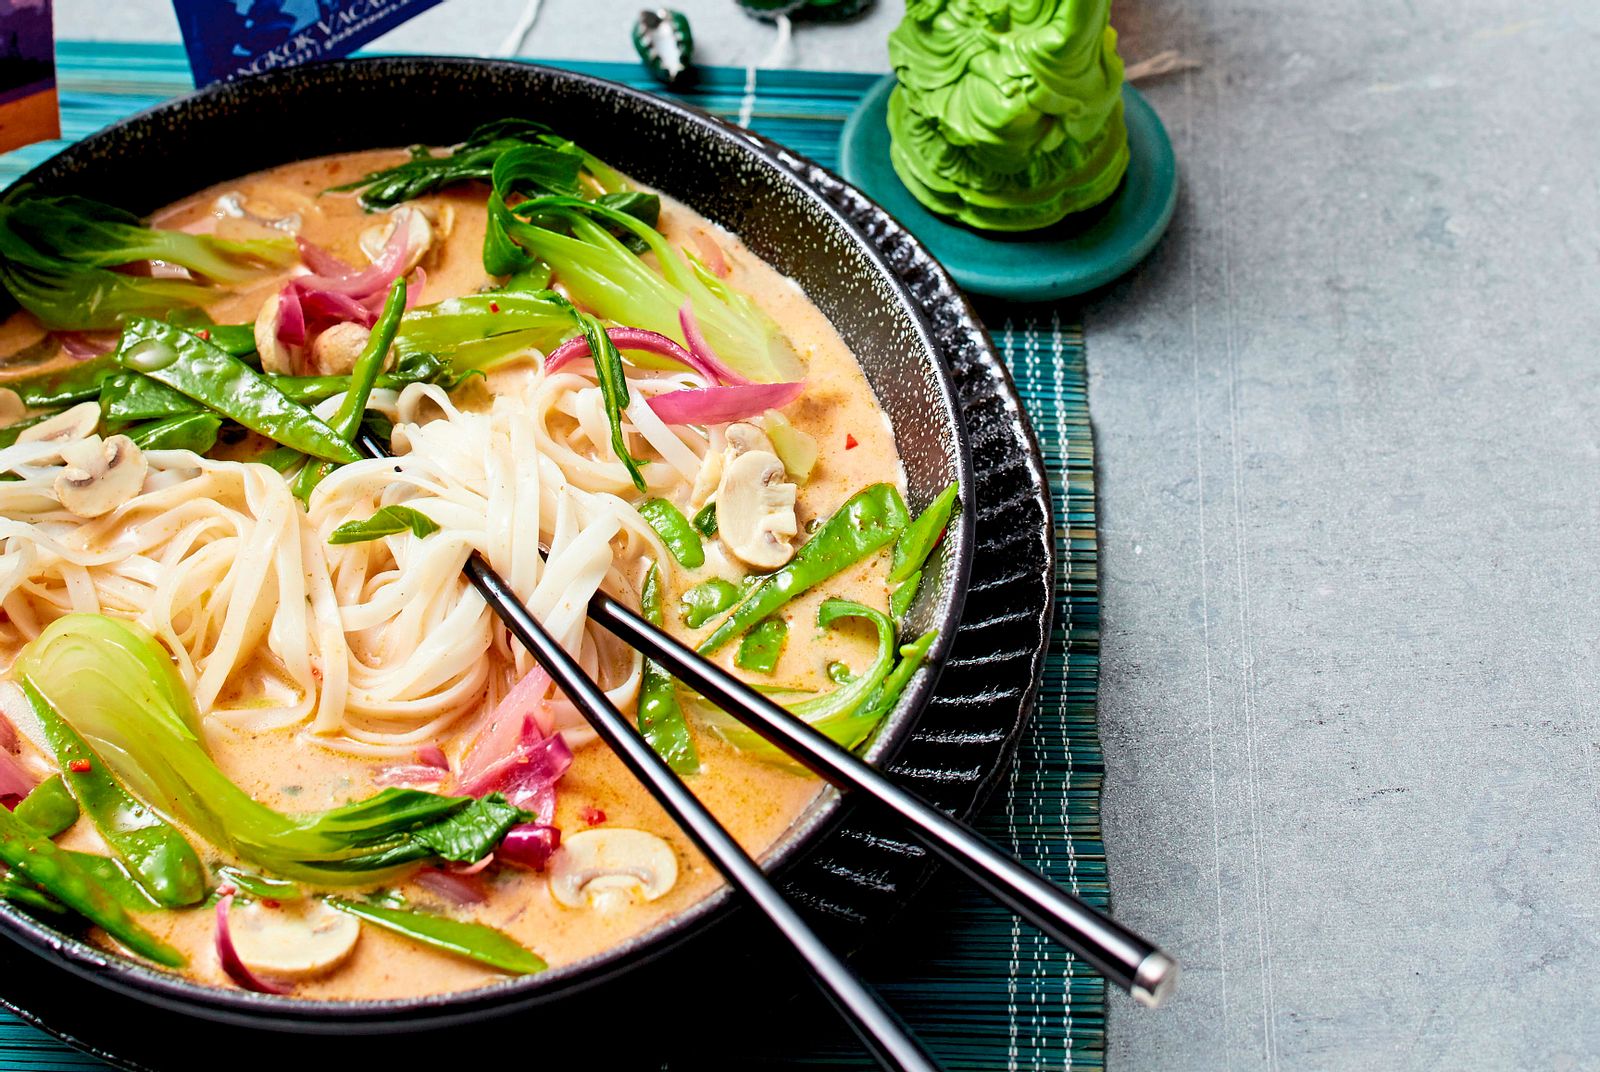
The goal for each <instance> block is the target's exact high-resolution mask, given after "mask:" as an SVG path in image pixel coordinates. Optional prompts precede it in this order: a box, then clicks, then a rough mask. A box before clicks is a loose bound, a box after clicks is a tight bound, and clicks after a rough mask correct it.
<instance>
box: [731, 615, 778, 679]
mask: <svg viewBox="0 0 1600 1072" xmlns="http://www.w3.org/2000/svg"><path fill="white" fill-rule="evenodd" d="M787 639H789V625H788V623H787V622H785V621H784V620H783V619H782V618H768V619H767V620H766V621H764V622H762V623H761V624H760V625H758V626H756V627H755V628H754V629H752V630H750V631H749V632H748V633H746V634H745V635H744V639H743V640H741V641H739V654H738V655H735V656H734V658H733V661H734V664H735V665H736V666H738V667H739V669H741V670H754V671H755V672H756V673H758V674H770V673H772V671H773V669H774V668H775V667H776V666H777V665H778V656H780V655H782V654H783V642H784V641H785V640H787Z"/></svg>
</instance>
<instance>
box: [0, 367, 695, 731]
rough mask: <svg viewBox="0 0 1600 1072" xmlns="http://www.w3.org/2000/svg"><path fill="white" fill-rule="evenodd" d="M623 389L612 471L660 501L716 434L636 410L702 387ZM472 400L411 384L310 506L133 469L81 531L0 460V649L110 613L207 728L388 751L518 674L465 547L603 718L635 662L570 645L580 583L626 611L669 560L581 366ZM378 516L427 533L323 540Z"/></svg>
mask: <svg viewBox="0 0 1600 1072" xmlns="http://www.w3.org/2000/svg"><path fill="white" fill-rule="evenodd" d="M530 356H532V357H534V358H535V359H537V355H530ZM629 371H630V373H631V375H630V377H629V385H630V388H631V398H632V402H631V404H630V406H629V408H628V410H627V413H626V415H625V421H624V434H625V438H626V441H627V443H628V446H629V449H630V453H632V454H633V455H634V456H635V457H637V458H640V459H644V460H646V461H647V462H648V464H647V465H645V466H644V474H645V480H646V484H647V487H648V489H649V493H650V494H651V495H669V496H670V495H676V494H678V493H679V492H682V491H684V490H685V489H686V488H688V487H689V486H690V485H691V484H692V483H693V481H694V479H695V477H696V475H697V474H698V473H699V471H700V468H701V464H702V461H703V459H704V457H705V455H706V453H707V451H708V449H709V447H710V444H711V440H712V439H713V438H715V437H716V433H717V432H718V431H720V429H713V430H710V431H709V434H708V433H707V432H705V431H701V430H698V429H694V428H690V427H684V426H668V425H665V424H663V423H662V422H661V421H660V419H659V418H657V417H656V416H655V414H654V412H653V411H652V410H651V409H650V408H649V406H648V405H647V404H646V399H647V398H648V397H650V396H652V395H655V394H658V393H661V392H663V391H670V390H678V389H680V388H683V387H690V386H702V385H703V381H701V380H700V379H699V378H698V377H696V376H695V375H694V374H691V373H664V372H652V371H648V370H642V369H630V370H629ZM494 389H495V394H494V397H493V401H492V404H491V405H490V406H489V408H488V409H487V410H486V411H478V410H463V409H460V408H458V407H457V406H456V405H455V404H454V403H453V402H452V401H451V399H450V398H449V397H448V396H447V395H446V394H445V393H444V392H443V391H442V390H441V389H439V388H437V387H432V386H426V385H420V384H414V385H412V386H410V387H407V388H406V389H405V390H404V391H402V392H401V393H400V394H399V395H398V396H395V395H394V394H392V393H382V394H375V396H374V399H373V404H374V406H376V407H381V408H384V409H385V410H387V411H388V415H389V416H390V418H391V419H392V420H393V421H394V422H395V438H394V445H395V450H396V453H397V457H395V458H392V459H373V460H368V461H362V462H357V463H354V464H351V465H346V466H342V467H341V468H339V469H337V470H335V471H334V472H333V473H332V474H330V475H329V476H328V477H327V478H326V479H325V480H324V481H323V482H322V484H321V485H319V486H318V487H317V489H316V491H315V492H314V493H313V494H312V496H311V502H310V508H309V511H305V510H302V509H301V508H300V506H299V504H298V503H297V502H296V501H295V499H294V497H293V495H292V494H291V493H290V490H289V486H288V483H287V481H286V480H285V478H284V477H283V476H282V475H280V474H279V473H277V472H276V471H275V470H273V469H271V468H269V467H267V466H265V465H259V464H247V463H239V462H228V461H213V460H209V459H206V458H202V457H199V456H198V455H195V454H193V453H191V452H188V451H150V452H147V453H146V458H147V460H148V462H149V468H150V475H149V477H148V478H147V479H146V482H145V486H144V489H143V491H142V493H141V494H139V495H138V496H136V497H135V498H133V499H132V500H131V501H129V502H128V503H126V504H125V505H123V506H121V507H119V508H118V509H116V510H114V511H113V512H111V513H109V514H107V515H105V516H103V517H101V518H97V519H95V520H92V521H85V520H83V519H81V518H78V517H76V516H75V515H73V514H71V513H70V512H68V511H66V510H65V509H63V508H62V507H61V505H60V503H59V502H58V501H57V499H56V498H55V495H54V492H53V490H52V487H53V484H54V481H55V477H56V476H57V475H59V473H60V466H61V464H62V463H61V461H60V458H59V456H58V455H57V456H54V457H52V455H51V451H52V448H50V447H49V446H48V445H46V446H44V447H42V448H41V447H40V446H37V445H32V444H23V445H19V446H14V447H10V448H6V449H4V450H0V471H10V472H12V473H15V474H16V475H18V476H19V477H21V479H20V480H14V481H8V482H0V609H3V610H4V612H5V613H4V617H3V618H0V643H5V644H6V645H7V646H8V647H14V646H15V645H17V644H20V643H21V642H22V641H25V640H28V639H32V638H33V637H35V636H37V635H38V634H39V632H40V631H41V630H42V629H43V628H44V627H45V626H46V625H48V624H49V623H50V622H51V621H53V620H54V619H55V618H57V617H59V616H61V615H63V614H67V613H71V612H75V611H87V612H98V613H106V614H114V615H118V616H121V617H126V618H132V619H135V620H137V621H139V622H140V623H142V624H143V625H145V626H146V627H148V628H149V629H151V630H152V631H153V632H154V633H156V634H157V635H158V636H159V637H161V639H162V640H163V641H164V642H165V643H166V644H167V646H168V647H169V648H170V649H171V650H172V651H173V652H174V655H175V657H176V659H177V663H178V669H179V671H180V672H181V673H182V675H183V677H184V680H185V682H186V683H187V684H188V686H189V688H190V690H191V692H192V694H193V696H194V698H195V702H196V706H197V707H198V709H199V710H200V712H201V714H202V716H203V717H204V718H206V719H207V720H208V723H212V724H221V725H226V726H233V727H237V728H241V729H246V730H265V729H272V728H277V727H282V726H287V725H295V724H300V723H304V724H305V727H306V728H307V729H308V730H309V731H310V732H311V733H313V734H315V735H316V736H317V739H318V740H320V741H322V742H323V743H325V744H327V745H328V746H330V747H333V748H336V749H340V750H343V751H348V752H354V753H358V754H368V755H399V754H403V753H406V752H408V751H410V750H411V749H413V748H415V747H416V746H417V745H418V744H422V743H425V742H429V741H433V740H436V739H439V738H440V737H441V736H442V735H443V734H444V733H445V732H446V731H448V730H449V729H450V728H451V727H453V726H455V725H456V724H457V723H458V722H459V721H460V720H461V719H462V718H463V717H464V716H466V715H468V714H469V713H471V712H474V711H480V710H484V709H485V708H486V707H489V706H492V705H493V704H495V703H496V702H498V700H499V699H500V697H502V696H504V695H505V693H506V691H507V690H508V689H509V688H510V686H511V685H512V684H514V683H515V681H516V680H518V679H519V678H520V677H521V676H522V675H523V674H525V673H527V671H528V670H530V669H531V668H532V663H531V661H530V660H529V657H528V655H527V653H526V652H524V651H523V650H522V649H521V648H520V647H519V646H517V645H516V644H514V643H513V642H512V641H511V640H510V638H509V637H508V635H507V634H506V632H505V629H504V627H503V626H501V624H500V623H499V621H498V620H497V619H496V618H495V617H494V616H493V615H492V614H491V613H490V612H489V610H488V609H487V607H486V606H485V605H484V603H483V600H482V598H481V597H480V596H479V595H478V594H477V592H476V591H474V590H473V589H472V588H471V587H470V586H469V585H468V584H467V583H466V582H465V581H464V580H463V578H462V577H461V567H462V565H463V564H464V563H465V561H466V559H467V557H468V555H470V554H471V553H472V551H473V550H481V551H482V552H483V553H484V554H485V555H486V556H487V557H488V559H489V561H490V563H491V564H492V565H493V566H494V568H495V569H496V570H497V571H499V572H500V573H501V575H502V576H504V577H505V578H506V579H507V580H508V581H509V582H510V583H511V585H512V587H513V589H514V590H515V591H516V592H517V593H518V595H519V596H520V597H521V598H522V599H523V600H524V601H525V602H527V603H528V605H529V607H530V608H531V609H532V610H533V612H534V613H535V614H536V615H537V616H538V617H539V618H540V620H541V621H543V622H544V624H545V625H546V627H547V628H549V629H550V630H551V632H552V633H553V634H554V635H555V636H556V638H557V639H558V640H559V641H560V642H561V643H562V645H563V646H564V647H566V648H567V650H568V651H571V652H573V653H574V654H575V655H576V656H577V658H578V659H579V660H580V662H581V663H582V664H583V665H584V667H585V669H586V670H588V671H589V672H590V673H591V674H593V675H597V677H598V680H599V681H600V682H601V684H602V686H603V687H604V688H605V689H606V691H607V693H608V694H609V695H610V696H611V698H612V699H613V700H614V701H615V702H616V703H617V704H618V705H619V706H622V707H623V708H624V709H626V708H627V707H628V706H629V705H631V704H633V703H634V702H635V701H636V698H637V695H638V689H639V680H640V675H641V660H640V658H639V656H638V654H637V653H635V652H633V651H632V650H630V649H628V648H626V647H625V646H623V645H621V644H620V643H619V642H617V641H616V640H615V639H614V638H612V637H611V636H610V634H609V633H606V632H605V631H603V630H599V629H596V628H593V627H591V626H590V624H589V622H588V619H587V616H586V613H585V608H586V606H587V603H588V600H589V597H590V596H591V595H593V593H594V592H595V590H596V589H597V588H600V587H604V588H605V589H606V590H607V591H608V592H611V593H612V594H613V595H616V596H617V597H618V598H621V599H624V600H626V601H629V602H632V603H635V604H636V603H637V586H638V584H639V582H640V579H641V578H642V575H643V569H644V568H645V564H646V563H647V562H654V563H656V564H657V565H658V566H659V568H660V569H661V570H662V571H664V572H670V570H671V568H672V559H671V557H670V556H669V555H667V554H666V553H665V548H663V547H662V545H661V542H660V540H659V538H658V537H657V536H656V534H655V532H654V531H653V530H652V529H651V528H650V526H649V525H648V524H647V523H646V522H645V521H644V519H643V518H642V517H641V516H640V514H639V512H638V510H637V509H636V508H635V507H634V505H633V504H632V503H630V502H629V501H628V498H626V497H625V496H628V497H637V491H636V489H635V488H634V486H633V484H632V482H631V480H630V478H629V476H628V473H627V470H626V469H625V468H624V467H623V465H622V463H621V462H620V461H619V460H617V458H616V456H615V455H614V453H613V452H612V450H611V447H610V425H609V423H608V422H607V420H606V414H605V404H604V398H603V396H602V395H601V393H600V389H599V387H598V386H597V385H596V382H595V377H594V370H593V365H592V363H590V362H587V361H584V362H575V363H574V364H572V365H570V366H567V367H566V368H564V369H562V370H560V371H559V372H557V373H555V374H554V375H549V376H546V375H544V374H543V372H542V371H540V370H539V368H537V367H536V365H535V367H527V368H522V369H517V370H513V371H510V372H505V373H500V374H497V376H496V380H495V385H494ZM334 404H335V405H336V404H337V403H336V402H335V403H334ZM401 503H403V504H405V505H407V506H409V507H411V508H413V509H415V510H418V511H420V512H421V513H423V514H425V515H426V516H427V517H428V518H430V519H431V520H433V521H434V522H435V523H436V524H437V525H438V526H439V529H438V531H437V532H434V533H432V534H431V535H429V536H427V537H426V538H418V537H416V536H415V535H413V534H412V533H410V532H409V531H407V532H404V533H401V534H399V535H394V536H387V537H384V538H382V539H380V540H373V541H370V542H366V543H354V544H342V545H330V544H329V543H328V542H327V541H328V537H329V535H330V534H331V533H332V531H333V530H334V529H335V528H337V527H338V526H339V525H341V524H343V523H345V522H348V521H360V520H365V519H366V518H369V517H371V516H372V515H373V514H374V513H376V512H377V511H378V510H379V509H380V508H382V507H384V506H389V505H393V504H401ZM554 706H555V713H556V722H557V726H558V727H559V728H560V729H561V730H562V732H563V733H565V734H567V735H568V738H569V743H571V744H573V745H578V744H582V743H584V741H586V740H588V739H591V735H590V734H589V731H588V730H587V729H586V728H585V727H584V726H583V723H582V720H581V719H580V718H579V717H578V716H577V714H576V712H575V711H573V710H572V709H571V708H570V706H569V705H567V704H565V703H556V704H555V705H554Z"/></svg>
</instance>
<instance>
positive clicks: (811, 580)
mask: <svg viewBox="0 0 1600 1072" xmlns="http://www.w3.org/2000/svg"><path fill="white" fill-rule="evenodd" d="M906 520H907V518H906V504H905V502H904V500H902V499H901V498H900V492H899V491H898V490H896V489H895V487H894V486H893V485H892V484H872V485H870V486H868V487H865V488H862V489H861V490H860V491H858V492H856V493H855V494H854V495H852V496H850V498H849V499H847V500H845V503H844V505H843V506H841V507H839V510H838V512H837V513H835V514H834V515H833V516H832V517H830V518H828V520H827V521H825V522H823V524H822V527H820V528H819V529H817V531H816V533H815V534H814V535H813V536H812V537H811V539H809V540H807V541H806V542H805V544H803V545H802V546H801V548H800V550H799V551H797V552H796V553H795V556H794V557H793V558H792V559H790V560H789V564H788V565H786V566H784V567H783V568H781V569H779V570H777V571H776V572H775V573H770V574H768V575H767V576H766V577H765V578H763V579H762V580H761V582H760V583H759V584H757V585H756V586H755V587H754V588H752V589H751V590H750V591H749V593H748V594H746V595H745V597H744V599H742V600H740V601H739V603H738V604H737V605H736V606H734V608H733V609H732V610H731V611H729V612H728V616H727V617H726V618H724V619H722V623H721V624H720V625H718V626H717V628H716V629H715V630H713V631H712V633H711V635H710V636H708V637H706V639H705V640H703V641H701V642H700V646H699V648H698V649H696V650H698V651H699V652H700V654H702V655H710V654H711V653H712V652H715V651H717V650H718V649H720V648H722V647H724V646H725V645H726V644H727V643H728V642H729V641H730V640H732V639H733V638H734V637H736V636H739V635H740V634H741V633H744V632H745V631H746V630H748V629H750V628H751V627H752V626H754V625H755V624H756V623H757V622H759V621H761V620H762V619H763V618H768V617H771V616H772V614H773V612H774V611H776V610H777V609H778V608H779V607H781V606H783V605H784V604H785V603H787V602H789V601H790V600H791V599H794V598H795V597H796V596H798V595H800V594H801V593H802V592H805V591H808V590H810V589H811V588H814V587H815V586H817V585H819V584H821V583H822V582H823V581H825V580H827V579H828V578H830V577H832V576H834V575H836V574H838V573H841V572H843V571H844V570H847V569H849V568H850V567H851V566H853V565H855V564H856V563H857V562H860V561H861V560H862V559H864V558H866V557H867V556H868V555H870V554H872V553H873V552H874V551H878V550H881V549H882V548H883V547H885V546H887V545H888V544H889V543H890V541H892V540H893V539H894V538H895V537H897V536H899V535H900V533H901V532H902V531H903V530H904V529H905V527H906Z"/></svg>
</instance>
